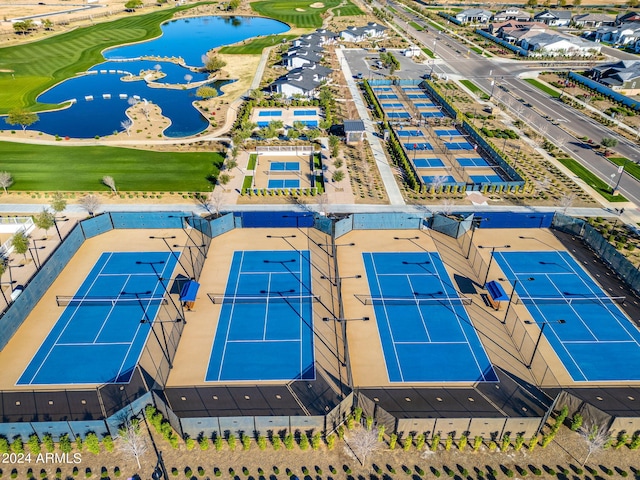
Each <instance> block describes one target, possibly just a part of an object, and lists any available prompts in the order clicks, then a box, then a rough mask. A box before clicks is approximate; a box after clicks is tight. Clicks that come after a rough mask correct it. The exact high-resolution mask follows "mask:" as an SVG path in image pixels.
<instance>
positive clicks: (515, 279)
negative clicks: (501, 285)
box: [498, 277, 535, 325]
mask: <svg viewBox="0 0 640 480" xmlns="http://www.w3.org/2000/svg"><path fill="white" fill-rule="evenodd" d="M498 280H500V281H508V280H507V279H505V278H499V279H498ZM534 280H535V278H534V277H529V278H527V279H526V281H527V282H533V281H534ZM519 281H520V280H519V279H517V278H514V279H513V288H512V290H511V295H509V303H508V304H507V311H506V312H505V313H504V318H503V319H502V324H503V325H506V324H507V317H508V316H509V309H510V308H511V303H512V302H513V296H514V295H515V293H516V287H517V286H518V282H519Z"/></svg>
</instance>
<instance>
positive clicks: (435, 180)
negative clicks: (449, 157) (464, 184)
mask: <svg viewBox="0 0 640 480" xmlns="http://www.w3.org/2000/svg"><path fill="white" fill-rule="evenodd" d="M422 181H423V182H424V184H425V185H443V186H444V185H450V184H452V183H457V182H456V179H455V178H453V177H452V176H451V175H424V176H423V177H422Z"/></svg>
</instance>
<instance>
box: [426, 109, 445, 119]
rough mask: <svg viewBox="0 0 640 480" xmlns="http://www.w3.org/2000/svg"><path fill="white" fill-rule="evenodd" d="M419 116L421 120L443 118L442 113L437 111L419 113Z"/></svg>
mask: <svg viewBox="0 0 640 480" xmlns="http://www.w3.org/2000/svg"><path fill="white" fill-rule="evenodd" d="M420 115H421V116H422V117H423V118H435V117H437V118H442V117H444V113H442V112H441V111H440V110H437V111H433V112H420Z"/></svg>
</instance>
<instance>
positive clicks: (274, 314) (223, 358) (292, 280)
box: [205, 250, 315, 382]
mask: <svg viewBox="0 0 640 480" xmlns="http://www.w3.org/2000/svg"><path fill="white" fill-rule="evenodd" d="M210 298H212V299H215V297H212V296H211V295H210ZM214 301H215V302H216V303H220V304H221V309H220V317H219V320H218V326H217V329H216V334H215V339H214V342H213V349H212V351H211V357H210V359H209V366H208V368H207V373H206V377H205V380H206V381H208V382H219V381H228V382H233V381H258V380H264V381H268V380H278V381H290V380H296V379H314V378H315V371H314V367H313V358H314V357H313V301H314V298H313V295H312V293H311V263H310V260H309V252H308V251H296V250H288V251H237V252H235V253H234V255H233V261H232V263H231V270H230V272H229V278H228V280H227V287H226V290H225V293H224V295H223V296H221V297H219V298H217V299H215V300H214Z"/></svg>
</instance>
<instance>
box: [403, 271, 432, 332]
mask: <svg viewBox="0 0 640 480" xmlns="http://www.w3.org/2000/svg"><path fill="white" fill-rule="evenodd" d="M409 275H410V274H408V273H407V274H406V277H407V282H408V283H409V286H410V287H411V291H412V292H415V291H416V290H415V288H413V284H412V283H411V278H410V277H409ZM413 297H414V299H415V300H417V298H416V296H415V294H414V295H413ZM416 308H417V309H418V313H419V314H420V321H421V322H422V327H423V328H424V331H425V333H426V334H427V339H428V340H429V343H431V335H429V329H428V328H427V323H426V321H425V319H424V315H422V309H421V308H420V304H419V303H418V302H417V301H416ZM418 343H424V342H418Z"/></svg>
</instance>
